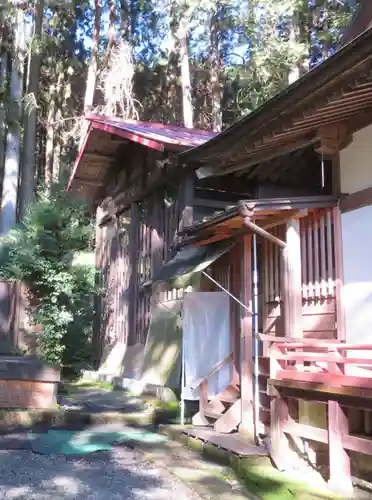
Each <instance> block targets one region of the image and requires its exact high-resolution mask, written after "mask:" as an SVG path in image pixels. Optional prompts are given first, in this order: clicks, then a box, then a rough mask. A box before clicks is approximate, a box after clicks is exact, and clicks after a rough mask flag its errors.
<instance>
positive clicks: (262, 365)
mask: <svg viewBox="0 0 372 500" xmlns="http://www.w3.org/2000/svg"><path fill="white" fill-rule="evenodd" d="M258 371H259V373H260V374H265V375H268V374H269V373H270V358H268V357H266V356H259V358H258Z"/></svg>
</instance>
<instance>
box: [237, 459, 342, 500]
mask: <svg viewBox="0 0 372 500" xmlns="http://www.w3.org/2000/svg"><path fill="white" fill-rule="evenodd" d="M236 471H237V473H238V475H239V477H240V478H241V479H242V480H243V482H244V485H245V487H246V488H247V490H248V491H249V492H251V493H253V494H255V495H257V496H258V497H259V498H261V499H262V500H293V499H298V500H310V499H336V498H340V497H337V496H336V495H332V494H331V493H329V494H328V493H327V492H324V491H317V490H316V489H312V488H311V487H310V486H308V485H307V484H305V483H303V482H301V481H296V480H294V479H293V478H292V477H291V476H288V475H287V474H284V473H282V472H279V471H278V470H277V469H275V468H274V467H272V466H270V465H257V464H253V465H252V464H250V463H249V460H247V459H245V460H239V462H238V466H237V469H236Z"/></svg>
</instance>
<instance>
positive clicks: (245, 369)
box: [239, 235, 254, 436]
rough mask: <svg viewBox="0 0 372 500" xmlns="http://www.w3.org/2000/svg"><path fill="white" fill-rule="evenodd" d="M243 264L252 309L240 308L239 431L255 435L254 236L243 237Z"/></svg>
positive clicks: (243, 284)
mask: <svg viewBox="0 0 372 500" xmlns="http://www.w3.org/2000/svg"><path fill="white" fill-rule="evenodd" d="M242 261H243V262H242V266H241V279H240V283H241V292H242V299H241V300H242V302H243V304H245V305H246V306H248V307H249V309H250V311H247V310H246V309H243V308H240V310H241V320H240V330H241V332H240V333H241V348H240V360H241V368H240V396H241V403H242V404H241V410H242V414H241V419H242V421H241V424H240V426H239V432H241V433H243V434H247V435H249V436H253V435H254V392H253V324H252V236H251V235H247V236H244V238H243V255H242Z"/></svg>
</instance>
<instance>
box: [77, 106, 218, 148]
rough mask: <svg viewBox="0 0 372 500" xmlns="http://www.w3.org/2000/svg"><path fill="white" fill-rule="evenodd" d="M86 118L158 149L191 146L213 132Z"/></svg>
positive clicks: (150, 123)
mask: <svg viewBox="0 0 372 500" xmlns="http://www.w3.org/2000/svg"><path fill="white" fill-rule="evenodd" d="M86 118H87V120H89V121H91V122H92V126H93V128H98V129H100V130H104V131H106V132H109V133H111V134H116V135H118V136H120V137H124V138H125V139H129V140H131V141H133V142H138V143H140V144H143V145H144V146H147V147H150V148H153V149H158V150H160V151H162V150H164V149H173V147H172V146H175V147H176V149H178V148H182V149H186V148H193V147H195V146H200V145H201V144H204V142H206V141H207V140H208V139H212V137H214V136H215V135H217V134H216V133H215V132H212V131H207V130H198V129H194V128H192V129H189V128H184V127H178V126H177V125H164V124H162V123H152V122H141V121H135V120H126V121H122V120H120V118H116V117H106V116H97V115H88V116H87V117H86Z"/></svg>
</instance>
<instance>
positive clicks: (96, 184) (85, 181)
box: [74, 177, 103, 187]
mask: <svg viewBox="0 0 372 500" xmlns="http://www.w3.org/2000/svg"><path fill="white" fill-rule="evenodd" d="M74 180H75V182H81V183H82V184H86V185H87V186H93V187H101V186H103V182H102V181H97V180H94V179H86V178H84V177H75V179H74Z"/></svg>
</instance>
